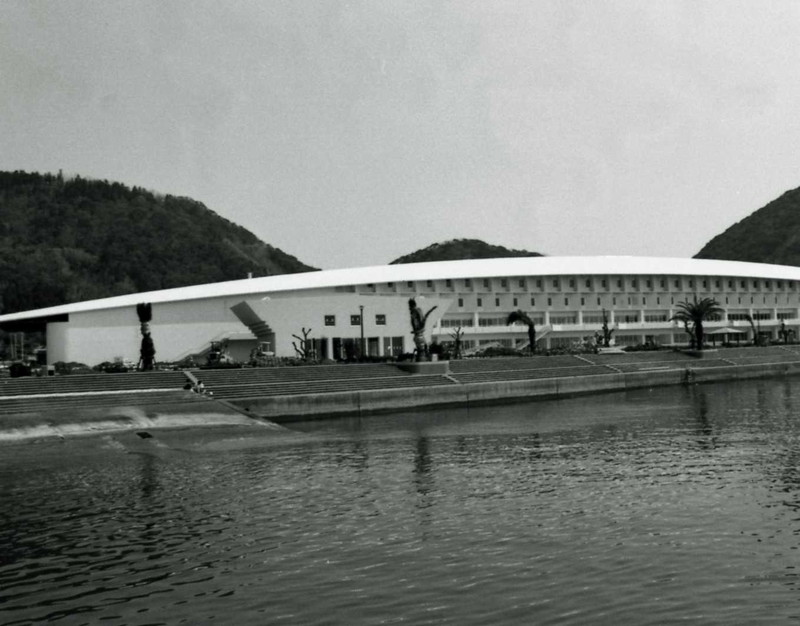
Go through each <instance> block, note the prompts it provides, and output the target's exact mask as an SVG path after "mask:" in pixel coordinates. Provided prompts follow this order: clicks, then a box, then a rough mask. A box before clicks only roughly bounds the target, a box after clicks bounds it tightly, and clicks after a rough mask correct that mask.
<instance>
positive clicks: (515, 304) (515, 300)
mask: <svg viewBox="0 0 800 626" xmlns="http://www.w3.org/2000/svg"><path fill="white" fill-rule="evenodd" d="M514 306H518V305H517V299H516V298H514Z"/></svg>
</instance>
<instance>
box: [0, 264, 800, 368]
mask: <svg viewBox="0 0 800 626" xmlns="http://www.w3.org/2000/svg"><path fill="white" fill-rule="evenodd" d="M412 298H413V299H414V300H415V302H416V304H417V305H418V306H419V307H420V308H421V309H422V310H423V311H424V312H427V311H429V310H432V312H431V315H430V317H429V320H428V325H427V328H428V330H427V333H428V336H427V339H428V341H437V342H440V343H444V342H447V341H451V340H452V337H453V333H454V332H455V331H456V330H457V329H460V331H459V332H460V333H461V337H462V342H463V343H462V346H463V348H464V349H465V350H466V351H467V352H469V351H470V350H472V351H474V350H477V349H480V348H482V347H487V346H491V345H495V346H507V347H513V348H524V347H526V346H527V344H528V334H527V328H526V327H524V326H522V325H508V324H507V319H508V315H509V313H511V312H512V311H516V310H521V311H523V312H525V313H526V314H527V315H528V316H529V317H530V318H531V319H533V320H534V322H535V323H536V327H537V344H538V347H539V348H540V349H547V348H556V347H568V346H571V345H573V344H575V343H576V342H582V341H592V340H593V339H594V338H595V337H596V335H597V334H598V333H599V332H600V329H601V327H602V325H603V322H604V320H605V321H606V323H607V325H608V326H609V328H611V329H613V331H614V334H613V339H614V342H615V344H616V345H618V346H619V345H623V346H627V345H636V344H644V343H655V344H659V345H675V344H685V343H687V342H688V335H687V334H686V332H685V330H684V328H683V327H682V326H681V325H679V324H678V323H677V322H675V321H673V320H672V317H673V315H674V314H675V312H676V306H677V305H678V304H679V303H681V302H687V301H688V302H691V301H693V300H694V299H701V298H713V299H715V300H716V301H717V302H718V303H719V305H720V306H721V307H722V309H723V311H724V313H723V314H722V315H720V316H719V318H718V319H715V320H711V321H709V322H708V323H707V324H706V326H707V332H708V333H709V339H710V340H711V341H728V342H739V341H741V342H745V341H749V340H751V339H752V337H753V334H754V333H759V334H762V335H764V336H765V337H767V338H771V339H777V338H778V337H779V333H780V332H781V331H786V332H789V331H793V332H794V333H797V332H798V330H799V329H798V326H800V321H799V320H798V314H799V313H800V268H796V267H787V266H776V265H764V264H756V263H740V262H733V261H712V260H698V259H664V258H646V257H530V258H513V259H488V260H469V261H446V262H435V263H416V264H409V265H390V266H379V267H368V268H355V269H345V270H327V271H320V272H309V273H304V274H289V275H281V276H271V277H264V278H251V279H245V280H239V281H229V282H225V283H214V284H210V285H197V286H193V287H185V288H179V289H168V290H163V291H156V292H149V293H140V294H130V295H125V296H119V297H116V298H106V299H103V300H95V301H89V302H80V303H74V304H68V305H62V306H58V307H51V308H49V309H40V310H36V311H26V312H22V313H14V314H10V315H3V316H0V326H2V327H3V328H4V329H7V330H10V331H16V330H24V329H41V330H46V333H47V348H48V361H49V362H51V363H53V362H56V361H78V362H83V363H87V364H89V365H92V364H95V363H99V362H102V361H111V360H115V359H123V360H130V361H134V362H135V361H137V360H138V350H139V342H140V335H139V325H138V319H137V316H136V310H135V308H136V304H137V303H139V302H149V303H151V304H152V308H153V321H152V323H151V332H152V335H153V340H154V342H155V345H156V350H157V355H156V358H157V360H159V361H178V360H180V359H182V358H185V357H187V356H191V355H202V354H203V352H204V351H205V350H207V349H208V346H209V344H210V342H212V341H223V342H227V344H228V346H229V349H230V351H231V354H232V356H233V357H234V358H237V359H238V360H246V358H247V356H248V355H249V354H250V353H251V352H252V351H253V350H254V349H255V348H256V347H261V349H262V350H263V351H266V352H269V353H271V354H275V355H277V356H294V355H296V354H297V351H296V349H295V348H296V347H297V346H298V344H299V341H300V339H301V338H303V339H308V341H309V342H310V343H309V344H308V346H310V347H311V349H312V350H313V353H314V354H315V355H316V356H317V357H320V358H344V357H346V356H357V355H360V354H366V355H372V356H397V355H399V354H400V353H403V352H411V351H413V341H412V335H411V327H410V321H409V309H408V302H409V300H410V299H412ZM796 336H797V335H796V334H795V337H796Z"/></svg>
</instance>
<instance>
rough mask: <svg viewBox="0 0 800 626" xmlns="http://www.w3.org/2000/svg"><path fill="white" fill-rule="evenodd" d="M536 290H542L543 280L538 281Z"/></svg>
mask: <svg viewBox="0 0 800 626" xmlns="http://www.w3.org/2000/svg"><path fill="white" fill-rule="evenodd" d="M536 288H537V289H541V288H542V279H541V278H540V279H538V280H537V281H536Z"/></svg>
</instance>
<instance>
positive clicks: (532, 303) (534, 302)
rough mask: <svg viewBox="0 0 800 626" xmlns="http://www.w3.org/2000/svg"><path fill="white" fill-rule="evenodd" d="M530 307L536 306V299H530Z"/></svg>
mask: <svg viewBox="0 0 800 626" xmlns="http://www.w3.org/2000/svg"><path fill="white" fill-rule="evenodd" d="M531 306H536V298H531Z"/></svg>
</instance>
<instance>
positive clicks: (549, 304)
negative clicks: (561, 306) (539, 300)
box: [547, 298, 553, 306]
mask: <svg viewBox="0 0 800 626" xmlns="http://www.w3.org/2000/svg"><path fill="white" fill-rule="evenodd" d="M547 306H553V299H552V298H548V299H547Z"/></svg>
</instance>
